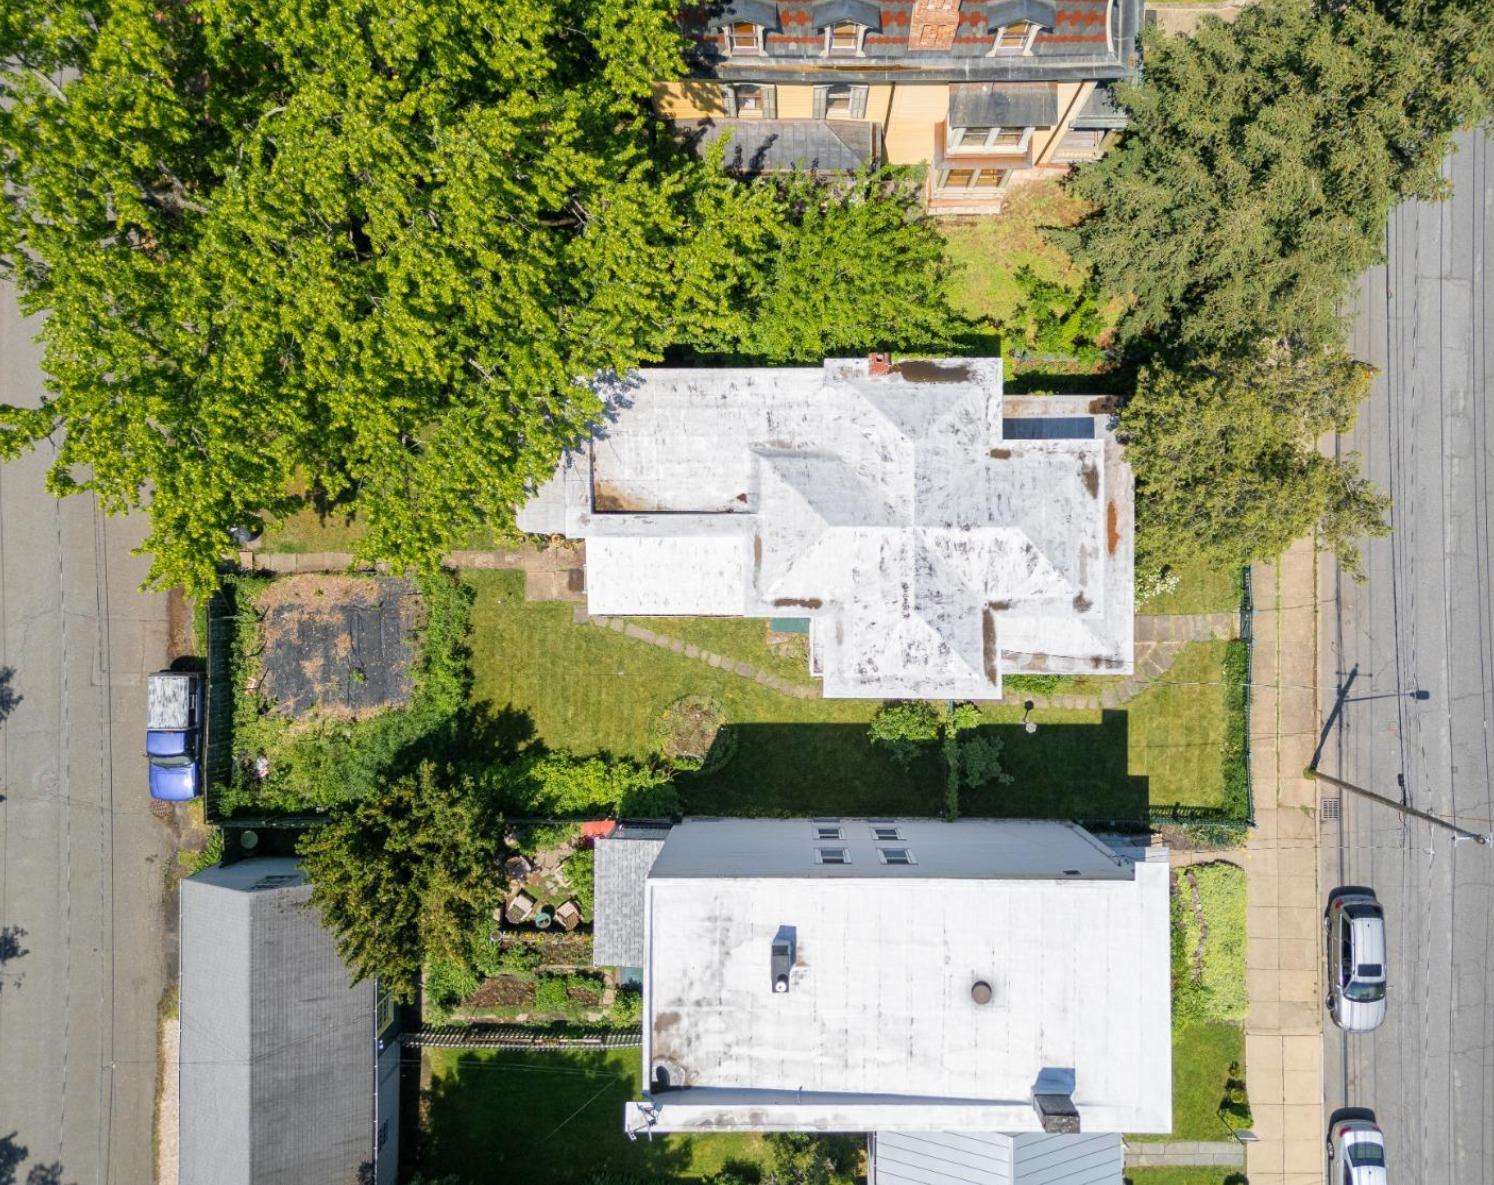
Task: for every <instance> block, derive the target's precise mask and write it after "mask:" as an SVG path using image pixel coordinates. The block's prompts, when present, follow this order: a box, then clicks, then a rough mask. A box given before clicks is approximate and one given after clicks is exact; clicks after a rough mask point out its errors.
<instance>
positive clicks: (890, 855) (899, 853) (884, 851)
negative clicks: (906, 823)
mask: <svg viewBox="0 0 1494 1185" xmlns="http://www.w3.org/2000/svg"><path fill="white" fill-rule="evenodd" d="M877 855H879V856H880V857H882V863H883V864H914V863H916V861H915V860H914V859H913V851H912V849H911V848H878V849H877Z"/></svg>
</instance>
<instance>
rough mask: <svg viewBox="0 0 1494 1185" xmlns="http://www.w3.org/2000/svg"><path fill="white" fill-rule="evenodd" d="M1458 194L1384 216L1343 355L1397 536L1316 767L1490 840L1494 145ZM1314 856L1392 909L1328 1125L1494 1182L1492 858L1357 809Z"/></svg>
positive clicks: (1422, 1182) (1338, 683) (1421, 1178)
mask: <svg viewBox="0 0 1494 1185" xmlns="http://www.w3.org/2000/svg"><path fill="white" fill-rule="evenodd" d="M1448 173H1449V176H1450V177H1451V179H1452V182H1453V185H1454V197H1453V199H1452V200H1451V201H1450V202H1446V203H1442V204H1438V205H1423V204H1413V205H1408V206H1405V207H1403V208H1402V209H1400V210H1399V211H1398V212H1397V213H1396V214H1394V215H1393V216H1392V218H1391V222H1390V227H1389V238H1388V242H1387V257H1388V263H1387V265H1386V266H1385V267H1383V268H1378V269H1376V270H1375V271H1373V272H1371V273H1369V274H1368V275H1367V276H1365V278H1364V280H1363V282H1362V284H1361V288H1360V293H1359V319H1358V324H1357V328H1356V330H1355V334H1354V340H1353V348H1354V351H1355V353H1356V354H1357V355H1358V356H1359V357H1361V358H1366V359H1368V360H1369V361H1371V362H1373V363H1374V364H1375V365H1376V366H1378V367H1379V368H1380V369H1381V371H1382V375H1381V377H1380V378H1379V380H1378V381H1377V382H1376V384H1375V387H1374V391H1373V394H1372V395H1371V397H1370V399H1369V401H1368V403H1367V405H1366V407H1365V409H1364V410H1363V412H1362V413H1361V417H1360V421H1359V424H1358V425H1357V426H1356V427H1355V429H1354V431H1353V432H1352V434H1351V435H1350V436H1348V437H1347V438H1345V439H1344V440H1342V441H1341V442H1340V446H1341V447H1342V448H1343V449H1345V450H1348V449H1353V450H1355V451H1358V452H1359V453H1361V454H1362V456H1363V457H1364V459H1365V462H1366V470H1367V472H1368V473H1369V475H1370V476H1371V477H1372V478H1373V479H1374V481H1375V483H1376V484H1377V485H1378V486H1380V487H1381V488H1382V489H1384V490H1386V491H1387V492H1388V493H1389V494H1390V495H1391V497H1392V498H1393V499H1394V500H1395V506H1394V509H1393V511H1392V524H1393V526H1394V533H1393V535H1392V536H1390V537H1389V538H1387V539H1383V540H1376V541H1375V542H1373V543H1372V544H1370V545H1368V546H1367V547H1366V549H1365V571H1366V574H1367V576H1368V580H1367V582H1366V583H1364V584H1362V585H1356V584H1354V583H1352V582H1351V581H1349V580H1346V579H1341V580H1339V581H1338V582H1337V593H1338V605H1337V612H1336V613H1335V612H1334V607H1333V606H1332V605H1331V604H1329V605H1328V606H1327V607H1326V610H1325V612H1324V614H1323V618H1322V632H1323V637H1324V641H1325V643H1326V645H1325V646H1324V648H1323V654H1324V666H1323V686H1322V689H1321V700H1322V703H1323V710H1324V711H1325V712H1328V711H1330V710H1331V708H1332V705H1333V703H1334V700H1335V697H1336V696H1337V695H1338V694H1339V689H1340V688H1341V687H1342V686H1343V684H1344V682H1345V681H1347V680H1348V677H1349V674H1350V673H1351V672H1353V673H1354V678H1353V681H1352V683H1351V684H1350V685H1349V687H1348V691H1347V696H1346V697H1345V699H1344V703H1343V707H1342V712H1341V714H1340V716H1339V718H1338V721H1337V723H1336V724H1335V726H1334V728H1333V729H1332V731H1331V732H1330V734H1329V736H1328V737H1327V743H1326V745H1325V748H1324V754H1323V757H1322V761H1321V767H1322V769H1323V770H1324V771H1325V772H1327V773H1336V774H1339V775H1340V776H1341V777H1343V778H1344V779H1345V780H1347V781H1350V782H1354V783H1356V784H1358V785H1362V786H1365V787H1368V788H1369V789H1371V790H1375V791H1377V792H1379V793H1381V794H1385V795H1389V796H1390V797H1392V798H1394V797H1397V796H1399V795H1401V794H1402V793H1404V796H1405V801H1408V802H1409V803H1411V804H1412V805H1414V806H1417V807H1419V808H1421V809H1423V810H1426V811H1431V812H1434V813H1436V814H1439V815H1443V816H1449V817H1452V816H1456V817H1457V818H1458V819H1459V821H1460V822H1461V823H1462V824H1463V825H1464V826H1466V827H1468V828H1470V829H1472V830H1475V831H1479V832H1488V831H1489V830H1491V827H1494V824H1491V823H1490V820H1491V819H1494V790H1491V787H1494V737H1491V733H1490V730H1491V728H1494V574H1491V572H1490V564H1491V563H1494V526H1491V523H1494V485H1491V482H1494V427H1491V423H1494V417H1491V410H1490V407H1489V399H1490V396H1491V395H1494V388H1491V378H1494V304H1491V303H1490V302H1491V299H1494V284H1491V277H1494V141H1491V140H1489V139H1486V138H1485V137H1484V135H1483V134H1481V133H1479V134H1470V135H1465V136H1463V137H1461V138H1460V140H1459V151H1458V152H1457V153H1456V154H1455V155H1454V156H1453V158H1452V159H1451V161H1450V163H1449V165H1448ZM1328 591H1329V592H1330V593H1331V592H1332V591H1333V590H1332V588H1331V587H1330V588H1329V590H1328ZM1416 692H1420V693H1424V698H1416V697H1414V696H1413V695H1412V694H1410V693H1416ZM1323 793H1324V794H1325V795H1330V794H1335V793H1337V792H1336V791H1334V790H1331V789H1326V788H1325V789H1324V791H1323ZM1323 839H1324V848H1323V881H1324V889H1325V891H1326V889H1327V888H1329V887H1331V886H1332V885H1333V884H1342V883H1349V884H1362V885H1369V886H1371V887H1372V888H1374V889H1375V891H1376V892H1377V893H1378V894H1379V897H1380V899H1381V901H1382V902H1383V903H1384V905H1385V907H1386V910H1387V915H1388V916H1387V923H1388V932H1389V963H1388V968H1389V971H1388V973H1389V976H1390V990H1389V995H1388V1001H1389V1016H1388V1019H1387V1021H1386V1023H1385V1025H1384V1026H1383V1027H1382V1028H1381V1029H1379V1030H1378V1031H1377V1032H1375V1033H1373V1034H1369V1035H1359V1036H1354V1037H1348V1038H1346V1037H1345V1036H1344V1035H1343V1034H1341V1033H1339V1032H1338V1031H1337V1030H1335V1029H1333V1028H1332V1027H1331V1026H1329V1028H1328V1036H1327V1038H1326V1040H1327V1048H1326V1051H1325V1052H1326V1057H1325V1079H1326V1080H1325V1094H1326V1102H1327V1105H1328V1109H1329V1110H1331V1109H1333V1108H1334V1107H1339V1106H1344V1105H1346V1104H1347V1105H1354V1106H1366V1107H1371V1108H1373V1109H1374V1110H1375V1111H1376V1112H1377V1113H1378V1115H1379V1120H1380V1123H1381V1125H1382V1126H1383V1127H1384V1129H1385V1132H1386V1141H1387V1157H1388V1162H1389V1169H1390V1179H1391V1180H1392V1181H1396V1182H1416V1183H1418V1185H1480V1183H1487V1182H1494V986H1491V980H1494V962H1491V954H1490V952H1491V949H1494V941H1491V938H1494V847H1480V846H1477V845H1475V844H1472V843H1468V842H1460V843H1458V844H1456V845H1454V843H1453V837H1452V836H1451V835H1449V834H1448V833H1447V832H1446V831H1442V830H1439V829H1436V828H1434V827H1432V826H1430V825H1428V824H1425V823H1421V822H1414V821H1413V822H1407V821H1403V820H1402V819H1401V817H1400V816H1399V815H1398V813H1397V812H1395V811H1393V810H1391V809H1389V808H1387V807H1382V806H1377V805H1374V804H1372V803H1368V802H1365V801H1363V800H1355V799H1354V798H1353V797H1352V796H1346V797H1345V799H1344V802H1343V823H1342V825H1341V827H1335V826H1333V825H1332V824H1326V825H1325V829H1324V833H1323ZM1335 841H1336V842H1335Z"/></svg>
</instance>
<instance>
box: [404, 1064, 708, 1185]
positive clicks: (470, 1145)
mask: <svg viewBox="0 0 1494 1185" xmlns="http://www.w3.org/2000/svg"><path fill="white" fill-rule="evenodd" d="M453 1061H454V1064H453ZM434 1071H435V1072H434V1073H433V1075H432V1077H431V1086H430V1089H429V1090H428V1091H427V1092H426V1093H425V1094H424V1096H423V1098H422V1102H423V1104H424V1106H423V1111H424V1114H425V1122H424V1125H423V1130H422V1132H421V1135H420V1141H421V1143H420V1149H419V1153H418V1158H419V1164H420V1169H421V1171H422V1172H424V1173H425V1174H426V1176H429V1177H439V1176H441V1175H443V1174H454V1175H456V1176H457V1177H459V1178H460V1179H462V1180H463V1181H466V1182H470V1183H471V1185H488V1183H489V1182H491V1183H492V1185H508V1183H509V1182H514V1181H524V1182H526V1183H529V1185H574V1183H575V1182H584V1181H587V1180H590V1179H591V1177H592V1176H593V1175H594V1174H599V1173H614V1174H619V1175H629V1176H634V1177H638V1178H640V1179H643V1180H653V1181H667V1180H670V1179H674V1178H677V1177H681V1176H684V1175H686V1174H688V1172H689V1168H690V1162H691V1152H690V1147H689V1145H688V1143H687V1142H685V1141H684V1140H679V1139H659V1140H647V1139H642V1140H637V1141H631V1140H629V1139H628V1138H627V1136H626V1135H624V1134H623V1125H622V1112H623V1104H624V1103H626V1102H628V1101H629V1100H631V1099H634V1098H637V1097H638V1092H639V1090H640V1089H641V1082H640V1080H639V1072H640V1066H639V1060H638V1051H637V1050H616V1051H611V1052H606V1053H603V1052H598V1053H580V1052H571V1051H566V1052H561V1051H554V1052H545V1053H510V1052H476V1051H473V1052H464V1053H461V1054H458V1055H455V1056H454V1058H453V1056H452V1055H444V1056H438V1057H436V1060H435V1062H434Z"/></svg>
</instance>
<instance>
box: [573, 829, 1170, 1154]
mask: <svg viewBox="0 0 1494 1185" xmlns="http://www.w3.org/2000/svg"><path fill="white" fill-rule="evenodd" d="M605 908H606V903H605V902H604V901H603V900H601V899H600V898H599V900H598V913H599V914H600V913H601V912H602V911H603V910H604V909H605ZM643 925H644V964H643V983H644V1047H643V1058H644V1069H645V1071H646V1074H647V1083H648V1089H647V1090H646V1092H645V1098H644V1099H643V1100H642V1101H639V1102H635V1103H630V1104H628V1107H627V1114H626V1119H625V1124H626V1127H627V1129H628V1130H629V1131H631V1132H633V1133H635V1134H636V1133H642V1132H650V1131H652V1132H670V1131H720V1130H727V1131H733V1130H760V1131H772V1130H820V1131H877V1130H882V1131H892V1132H918V1131H924V1132H1013V1133H1015V1132H1035V1131H1048V1132H1058V1133H1070V1134H1071V1133H1073V1132H1076V1131H1083V1132H1091V1133H1093V1132H1126V1131H1134V1132H1149V1131H1150V1132H1165V1131H1168V1130H1170V1126H1171V1121H1172V1085H1171V1072H1170V1066H1171V1060H1170V1053H1169V1051H1170V1048H1171V1004H1170V982H1169V953H1168V952H1169V947H1168V933H1169V932H1168V868H1167V863H1166V853H1165V850H1162V849H1151V850H1149V851H1147V852H1141V851H1139V850H1134V849H1126V850H1114V849H1112V848H1110V847H1108V846H1106V845H1105V844H1103V843H1101V842H1100V841H1099V840H1097V839H1095V837H1093V836H1091V835H1090V834H1089V833H1088V832H1086V831H1084V830H1083V829H1082V828H1080V827H1078V826H1076V825H1073V824H1069V823H1057V822H1034V821H1011V820H961V821H959V822H957V823H945V822H941V821H936V820H929V819H836V820H809V819H801V820H795V819H787V820H784V819H772V820H768V819H720V820H718V819H699V820H697V819H689V820H686V821H685V822H684V823H681V824H679V825H677V826H676V827H675V828H674V829H673V830H672V831H671V832H670V834H669V838H668V839H667V840H666V841H665V843H664V845H663V848H662V849H661V850H660V852H659V854H658V856H657V857H656V858H655V860H654V863H653V867H652V869H651V870H650V872H649V874H648V877H647V881H646V884H645V905H644V917H643Z"/></svg>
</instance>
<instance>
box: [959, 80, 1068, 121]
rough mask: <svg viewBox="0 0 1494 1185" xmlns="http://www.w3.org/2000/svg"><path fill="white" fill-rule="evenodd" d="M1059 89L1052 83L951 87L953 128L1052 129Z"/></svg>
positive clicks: (979, 84) (975, 84)
mask: <svg viewBox="0 0 1494 1185" xmlns="http://www.w3.org/2000/svg"><path fill="white" fill-rule="evenodd" d="M1057 122H1058V90H1057V88H1056V87H1055V86H1054V85H1053V84H1052V83H1051V82H970V83H961V84H959V85H957V86H952V87H950V88H949V126H950V127H952V128H955V127H958V128H1051V127H1052V126H1053V125H1054V124H1056V123H1057Z"/></svg>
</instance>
